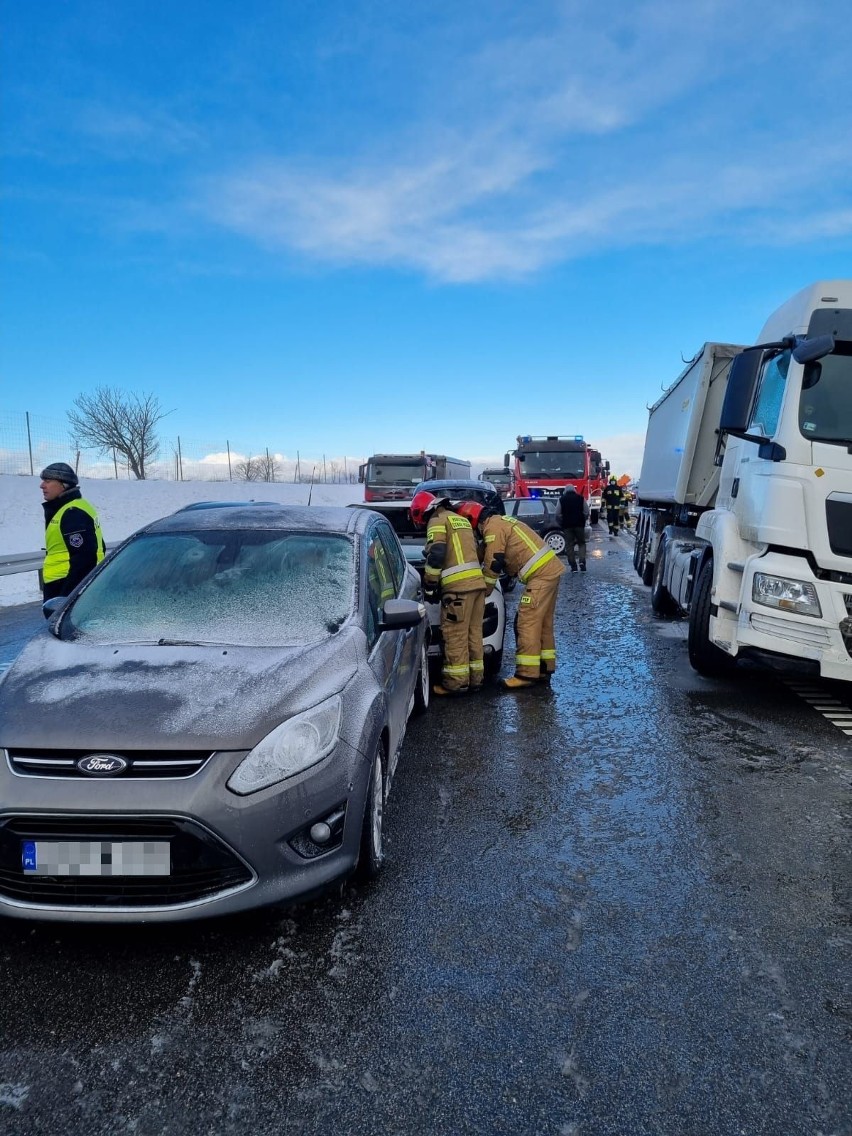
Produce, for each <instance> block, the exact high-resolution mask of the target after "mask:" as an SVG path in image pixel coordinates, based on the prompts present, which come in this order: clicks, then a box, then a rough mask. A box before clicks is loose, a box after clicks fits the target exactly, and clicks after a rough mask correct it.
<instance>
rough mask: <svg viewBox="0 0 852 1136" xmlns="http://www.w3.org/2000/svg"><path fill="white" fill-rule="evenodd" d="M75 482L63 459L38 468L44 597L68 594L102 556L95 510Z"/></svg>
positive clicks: (71, 471) (49, 597) (73, 474)
mask: <svg viewBox="0 0 852 1136" xmlns="http://www.w3.org/2000/svg"><path fill="white" fill-rule="evenodd" d="M79 484H80V483H79V481H78V478H77V474H76V473H75V472H74V470H73V469H72V468H71V466H70V465H67V464H66V463H65V462H53V463H52V464H51V465H49V466H46V467H45V468H44V469H43V470H42V471H41V485H40V489H41V492H42V496H43V497H44V504H43V506H42V508H43V509H44V525H45V541H44V547H45V556H44V567H43V568H42V581H43V583H42V593H43V596H44V599H45V600H51V599H53V598H54V597H55V596H67V595H70V593H71V592H72V591H73V590H74V589H75V588H76V587H77V585H78V584H79V583H80V581H81V580H82V579H84V578H85V577H86V576H88V574H89V572H91V570H92V569H93V568H94V566H95V565H96V564H97V563H98V562H99V561H101V560H103V558H104V539H103V536H102V535H101V525H100V521H99V520H98V514H97V513H96V512H95V508H94V506H93V505H90V504H89V502H88V501H84V500H83V496H82V494H81V493H80V489H79ZM45 614H46V615H47V614H48V613H45Z"/></svg>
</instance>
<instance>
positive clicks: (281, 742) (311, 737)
mask: <svg viewBox="0 0 852 1136" xmlns="http://www.w3.org/2000/svg"><path fill="white" fill-rule="evenodd" d="M340 712H341V698H340V695H338V694H335V695H334V696H333V697H332V698H327V699H326V701H325V702H321V703H320V704H319V705H318V706H312V707H311V708H310V710H305V711H303V712H302V713H301V714H296V715H294V717H292V718H288V719H287V721H286V722H282V723H281V725H280V726H276V727H275V729H274V730H272V731H271V733H268V734H267V735H266V737H265V738H263V740H262V741H259V742H258V743H257V745H256V746H255V747H254V749H253V750H252V751H251V753H249V754H247V755H246V756H245V757H244V758H243V760H242V761H241V762H240V764H239V765H238V766H237V768H236V769H235V770H234V772H233V773H232V774H231V776H230V778H229V780H228V788H229V789H230V790H231V792H233V793H239V794H240V796H243V797H244V796H246V795H247V794H248V793H256V792H257V791H258V790H259V789H265V788H266V787H267V785H274V784H275V782H276V781H284V780H286V778H288V777H292V776H293V775H294V774H296V773H301V772H302V770H303V769H308V768H309V767H310V766H311V765H316V763H317V762H318V761H322V759H323V758H324V757H326V756H327V755H328V754H330V753H331V751H332V750H333V749H334V747H335V745H336V744H337V737H338V733H339V731H340Z"/></svg>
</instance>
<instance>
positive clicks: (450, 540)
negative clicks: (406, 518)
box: [410, 489, 485, 695]
mask: <svg viewBox="0 0 852 1136" xmlns="http://www.w3.org/2000/svg"><path fill="white" fill-rule="evenodd" d="M410 512H411V519H412V521H413V522H414V524H415V525H416V526H417V527H418V528H423V527H424V526H426V547H425V549H424V556H425V558H426V567H425V569H424V573H423V596H424V598H425V599H426V600H427V601H428V602H430V603H438V602H440V604H441V636H442V638H443V640H444V661H443V665H442V667H441V681H440V683H439V684H437V685H436V686H434V687H433V688H432V689H433V691H434V693H435V694H437V695H446V694H467V693H468V692H469V691H474V690H481V689H482V684H483V682H484V680H485V658H484V652H483V647H482V617H483V615H484V612H485V580H484V578H483V575H482V566H481V565H480V563H479V553H478V551H477V547H476V537H475V536H474V535H473V529H472V528H471V525H470V521H468V520H467V519H466V518H465V517H461V516H459V515H458V513H456V512H455V511H454V510H453V509H451V508H450V503H449V501H448V500H447V499H446V498H439V497H436V496H435V495H434V493H429V492H427V491H426V490H423V489H421V491H420V492H419V493H415V495H414V498H413V499H412V502H411V506H410Z"/></svg>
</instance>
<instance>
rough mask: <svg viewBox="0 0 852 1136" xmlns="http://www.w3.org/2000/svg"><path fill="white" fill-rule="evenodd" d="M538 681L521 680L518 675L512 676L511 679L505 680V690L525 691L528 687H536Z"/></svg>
mask: <svg viewBox="0 0 852 1136" xmlns="http://www.w3.org/2000/svg"><path fill="white" fill-rule="evenodd" d="M535 684H536V680H535V679H534V678H519V677H518V676H517V675H510V677H509V678H504V679H503V687H504V689H505V690H525V689H526V687H528V686H535Z"/></svg>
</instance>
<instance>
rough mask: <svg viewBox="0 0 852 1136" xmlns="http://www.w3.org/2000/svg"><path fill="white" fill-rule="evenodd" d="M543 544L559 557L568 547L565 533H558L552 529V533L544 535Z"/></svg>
mask: <svg viewBox="0 0 852 1136" xmlns="http://www.w3.org/2000/svg"><path fill="white" fill-rule="evenodd" d="M544 543H545V544H546V545H547V546H548V547H549V548H552V549H553V551H554V552H555V553H556V555H557V556H561V555H562V553H563V552H564V551H565V549H566V548H567V547H568V541H567V540H566V539H565V533H563V532H559V530H558V529H554V530H553V531H552V532H549V533H546V534H545V537H544Z"/></svg>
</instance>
